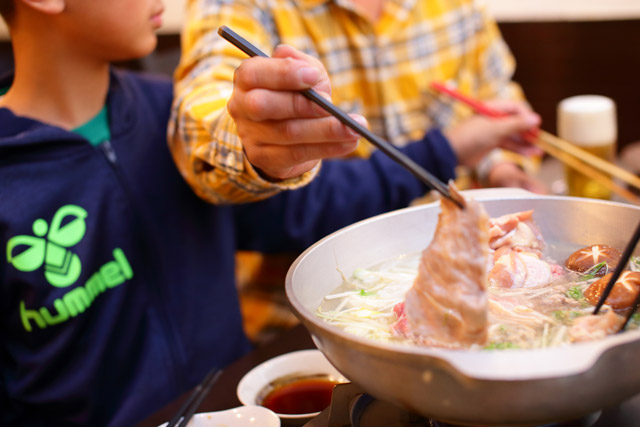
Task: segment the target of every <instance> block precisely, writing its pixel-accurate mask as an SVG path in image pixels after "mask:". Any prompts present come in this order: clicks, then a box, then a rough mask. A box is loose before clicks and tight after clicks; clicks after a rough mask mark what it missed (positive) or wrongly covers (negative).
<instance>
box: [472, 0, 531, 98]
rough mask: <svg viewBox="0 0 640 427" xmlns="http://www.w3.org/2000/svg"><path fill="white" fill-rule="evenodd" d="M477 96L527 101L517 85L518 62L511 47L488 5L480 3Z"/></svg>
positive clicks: (478, 5) (477, 15)
mask: <svg viewBox="0 0 640 427" xmlns="http://www.w3.org/2000/svg"><path fill="white" fill-rule="evenodd" d="M475 16H476V22H477V25H478V27H477V31H478V33H477V40H478V42H477V51H476V55H477V62H476V69H475V70H474V71H475V72H476V73H477V76H478V87H477V88H476V90H477V96H478V97H479V98H480V99H495V98H506V99H524V93H523V92H522V89H521V88H520V86H519V85H518V84H517V83H515V82H513V80H512V78H513V74H514V72H515V68H516V63H515V59H514V58H513V55H512V54H511V51H510V50H509V47H508V46H507V44H506V42H505V41H504V39H503V38H502V35H501V34H500V29H499V28H498V25H497V23H496V22H495V20H494V19H493V18H492V17H491V16H490V15H489V12H488V11H487V8H486V5H485V4H484V3H480V2H476V12H475Z"/></svg>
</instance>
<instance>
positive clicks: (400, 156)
mask: <svg viewBox="0 0 640 427" xmlns="http://www.w3.org/2000/svg"><path fill="white" fill-rule="evenodd" d="M218 34H219V35H220V36H221V37H222V38H224V39H225V40H227V41H229V42H230V43H231V44H233V45H234V46H235V47H237V48H238V49H240V50H241V51H243V52H244V53H246V54H247V55H249V56H263V57H267V55H266V54H265V53H264V52H262V51H261V50H260V49H258V48H257V47H255V46H254V45H253V44H251V43H250V42H248V41H247V40H246V39H244V38H243V37H241V36H240V35H238V34H237V33H236V32H235V31H233V30H231V29H230V28H229V27H227V26H226V25H223V26H221V27H220V28H218ZM301 93H302V95H304V96H305V97H306V98H307V99H309V100H310V101H312V102H315V103H316V104H318V105H319V106H320V107H322V108H323V109H324V110H326V111H327V112H329V113H330V114H331V115H332V116H334V117H336V118H337V119H338V120H340V121H341V122H342V123H343V124H344V125H346V126H349V127H350V128H351V129H353V130H354V131H356V132H358V134H360V135H361V136H362V137H364V138H365V139H366V140H367V141H369V142H371V143H372V144H373V145H375V146H376V147H378V148H379V149H380V151H382V152H383V153H385V154H386V155H387V156H389V157H390V158H391V159H393V160H394V161H396V162H397V163H399V164H400V165H401V166H403V167H404V168H405V169H407V170H408V171H409V172H411V173H412V174H413V175H415V176H416V177H417V178H418V179H419V180H420V181H421V182H422V183H423V184H425V185H427V186H429V187H430V188H432V189H434V190H436V191H437V192H438V193H440V194H442V195H443V196H444V197H446V198H447V199H449V200H451V201H452V202H453V203H455V204H456V205H458V206H459V207H460V208H463V204H462V203H461V202H460V201H459V200H456V198H453V197H451V193H450V192H449V188H448V187H447V186H446V185H445V184H444V183H443V182H442V181H440V180H439V179H438V178H436V177H435V176H433V175H432V174H430V173H429V172H428V171H426V170H425V169H424V168H423V167H421V166H420V165H419V164H417V163H416V162H414V161H413V160H411V159H410V158H409V157H407V156H406V155H405V154H404V153H403V152H402V151H400V150H398V149H397V148H396V147H394V146H393V145H391V144H390V143H389V142H387V141H385V140H384V139H382V138H380V137H379V136H377V135H376V134H374V133H373V132H371V131H369V129H367V128H365V127H364V126H362V125H361V124H360V123H358V122H356V121H355V120H353V119H352V118H351V117H349V115H348V114H347V113H345V112H344V111H342V110H341V109H339V108H338V107H336V106H335V105H333V104H332V103H331V102H329V101H327V100H326V99H325V98H323V97H322V96H320V95H319V94H318V93H317V92H316V91H314V90H313V89H306V90H303V91H302V92H301Z"/></svg>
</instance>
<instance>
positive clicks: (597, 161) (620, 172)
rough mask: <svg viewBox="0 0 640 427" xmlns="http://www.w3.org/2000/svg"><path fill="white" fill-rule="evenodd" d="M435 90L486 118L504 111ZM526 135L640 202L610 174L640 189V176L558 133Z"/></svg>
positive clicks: (449, 89) (459, 94)
mask: <svg viewBox="0 0 640 427" xmlns="http://www.w3.org/2000/svg"><path fill="white" fill-rule="evenodd" d="M431 87H432V89H434V90H436V91H438V92H441V93H445V94H447V95H449V96H451V97H452V98H454V99H457V100H458V101H461V102H463V103H464V104H466V105H468V106H469V107H471V108H472V109H473V110H474V111H475V112H476V113H478V114H482V115H484V116H487V117H504V116H505V114H504V113H502V112H499V111H496V110H493V109H492V108H490V107H489V106H487V105H486V104H484V103H483V102H481V101H479V100H477V99H474V98H471V97H469V96H467V95H465V94H463V93H462V92H460V91H458V90H457V89H454V88H452V87H450V86H447V85H445V84H442V83H438V82H434V83H432V84H431ZM524 137H525V138H527V140H529V142H531V143H533V144H536V145H538V146H539V147H540V148H541V149H542V150H544V151H545V152H546V153H547V154H549V155H551V156H553V157H555V158H557V159H558V160H560V161H561V162H563V163H565V164H566V165H568V166H570V167H572V168H574V169H576V170H578V171H579V172H581V173H583V174H584V175H587V176H588V177H589V178H591V179H593V180H595V181H598V182H599V183H601V184H602V185H604V186H606V187H607V188H610V189H611V191H613V192H614V193H616V194H618V195H619V196H621V197H623V198H625V199H626V200H628V201H630V202H632V203H636V204H640V198H639V197H638V196H636V195H635V194H633V193H632V192H631V191H629V190H627V189H626V188H624V187H622V186H620V185H618V184H616V183H615V182H614V181H613V180H612V179H611V178H610V177H609V176H608V175H607V174H609V175H611V176H613V177H616V178H618V179H620V180H622V181H624V182H626V183H627V184H629V185H631V186H633V187H635V188H637V189H639V190H640V178H638V177H637V176H635V175H634V174H632V173H631V172H628V171H626V170H624V169H622V168H620V167H618V166H616V165H614V164H612V163H610V162H607V161H606V160H604V159H601V158H600V157H598V156H595V155H593V154H591V153H589V152H587V151H585V150H582V149H581V148H579V147H577V146H576V145H574V144H572V143H570V142H568V141H565V140H563V139H561V138H558V137H557V136H554V135H552V134H550V133H549V132H545V131H544V130H539V131H537V132H526V133H525V134H524Z"/></svg>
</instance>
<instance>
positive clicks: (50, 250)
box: [7, 205, 87, 288]
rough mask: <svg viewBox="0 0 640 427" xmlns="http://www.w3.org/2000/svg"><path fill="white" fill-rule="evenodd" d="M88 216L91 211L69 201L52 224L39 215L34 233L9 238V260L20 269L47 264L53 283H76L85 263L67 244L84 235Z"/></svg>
mask: <svg viewBox="0 0 640 427" xmlns="http://www.w3.org/2000/svg"><path fill="white" fill-rule="evenodd" d="M86 217H87V211H85V210H84V209H82V208H81V207H80V206H76V205H65V206H62V207H61V208H60V209H58V211H57V212H56V213H55V214H54V216H53V219H52V220H51V225H49V224H47V222H46V221H45V220H44V219H42V218H39V219H36V220H35V221H34V222H33V226H32V229H33V234H34V236H28V235H21V236H15V237H12V238H11V239H9V242H8V243H7V261H8V262H9V263H10V264H12V265H13V266H14V267H15V268H16V269H17V270H20V271H34V270H37V269H38V268H40V267H41V266H42V264H44V276H45V278H46V279H47V281H48V282H49V283H50V284H51V285H52V286H55V287H57V288H65V287H67V286H69V285H72V284H73V283H75V282H76V280H78V277H80V272H81V271H82V264H81V262H80V258H79V257H78V255H76V254H74V253H73V252H71V251H70V250H68V249H67V248H70V247H72V246H74V245H76V244H77V243H78V242H80V241H81V240H82V238H83V237H84V234H85V232H86V229H87V226H86V223H85V218H86ZM63 222H64V224H63ZM22 247H26V249H24V250H22V251H21V252H19V251H15V252H16V253H17V254H14V249H19V248H22Z"/></svg>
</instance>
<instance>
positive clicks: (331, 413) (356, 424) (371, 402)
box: [304, 383, 640, 427]
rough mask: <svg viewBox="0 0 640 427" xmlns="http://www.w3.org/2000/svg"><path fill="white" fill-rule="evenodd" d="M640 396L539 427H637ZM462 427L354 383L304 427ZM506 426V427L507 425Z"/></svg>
mask: <svg viewBox="0 0 640 427" xmlns="http://www.w3.org/2000/svg"><path fill="white" fill-rule="evenodd" d="M639 413H640V395H638V396H636V397H635V398H633V399H631V400H629V401H626V402H624V403H623V404H622V405H620V406H619V407H617V408H613V409H609V410H606V411H598V412H595V413H592V414H589V415H586V416H584V417H582V418H579V419H576V420H571V421H565V422H559V423H550V424H543V425H539V426H535V427H636V426H639V425H640V419H638V418H637V414H639ZM345 426H352V427H390V426H393V427H417V426H423V427H460V426H457V425H454V424H449V423H446V422H442V421H437V420H433V419H430V418H425V417H423V416H422V415H418V414H415V413H412V412H410V411H407V410H406V409H403V408H401V407H398V406H396V405H393V404H391V403H388V402H384V401H381V400H378V399H376V398H374V397H372V396H370V395H368V394H366V392H365V391H364V390H362V389H361V388H360V387H358V386H357V385H355V384H352V383H345V384H339V385H337V386H336V387H335V389H334V391H333V396H332V400H331V405H330V406H329V407H328V408H326V409H325V410H324V411H322V412H321V413H320V414H319V415H318V416H317V417H315V418H313V419H312V420H310V421H309V422H307V423H306V424H304V427H345ZM503 427H505V426H503Z"/></svg>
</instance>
